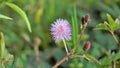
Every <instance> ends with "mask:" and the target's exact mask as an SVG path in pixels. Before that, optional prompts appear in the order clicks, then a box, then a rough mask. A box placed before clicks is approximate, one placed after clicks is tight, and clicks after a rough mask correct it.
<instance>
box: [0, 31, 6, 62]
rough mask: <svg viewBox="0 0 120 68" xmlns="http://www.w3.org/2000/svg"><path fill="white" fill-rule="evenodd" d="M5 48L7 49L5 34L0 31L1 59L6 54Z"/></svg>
mask: <svg viewBox="0 0 120 68" xmlns="http://www.w3.org/2000/svg"><path fill="white" fill-rule="evenodd" d="M4 49H5V43H4V36H3V33H0V60H1V59H2V58H3V56H4Z"/></svg>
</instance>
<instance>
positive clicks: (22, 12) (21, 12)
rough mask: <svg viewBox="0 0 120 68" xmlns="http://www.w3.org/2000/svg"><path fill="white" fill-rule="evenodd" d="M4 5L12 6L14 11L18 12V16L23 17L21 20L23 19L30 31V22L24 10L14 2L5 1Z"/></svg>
mask: <svg viewBox="0 0 120 68" xmlns="http://www.w3.org/2000/svg"><path fill="white" fill-rule="evenodd" d="M6 5H7V6H9V7H10V8H12V9H13V10H14V11H16V12H17V13H18V14H20V16H21V17H22V18H23V20H24V21H25V23H26V25H27V27H28V30H29V31H30V32H32V30H31V26H30V22H29V20H28V17H27V15H26V14H25V12H24V11H23V10H22V9H21V8H19V7H18V6H17V5H15V4H13V3H9V2H7V3H6Z"/></svg>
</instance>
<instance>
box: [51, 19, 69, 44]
mask: <svg viewBox="0 0 120 68" xmlns="http://www.w3.org/2000/svg"><path fill="white" fill-rule="evenodd" d="M51 34H52V36H53V39H54V40H55V42H57V43H58V42H61V41H62V40H63V39H64V40H70V39H71V26H70V24H69V22H68V21H67V20H64V19H57V20H56V21H55V22H54V23H53V24H51Z"/></svg>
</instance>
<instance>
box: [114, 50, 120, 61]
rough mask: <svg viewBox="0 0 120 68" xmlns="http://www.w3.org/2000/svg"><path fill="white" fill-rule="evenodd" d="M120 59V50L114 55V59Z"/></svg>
mask: <svg viewBox="0 0 120 68" xmlns="http://www.w3.org/2000/svg"><path fill="white" fill-rule="evenodd" d="M118 59H120V51H119V52H118V53H116V54H115V55H113V56H112V60H118Z"/></svg>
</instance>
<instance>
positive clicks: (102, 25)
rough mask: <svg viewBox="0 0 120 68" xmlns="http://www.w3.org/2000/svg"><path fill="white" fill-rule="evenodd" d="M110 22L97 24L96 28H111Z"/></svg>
mask: <svg viewBox="0 0 120 68" xmlns="http://www.w3.org/2000/svg"><path fill="white" fill-rule="evenodd" d="M108 26H109V24H108V23H107V22H106V21H105V22H104V23H100V24H98V25H96V27H95V30H109V27H108Z"/></svg>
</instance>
